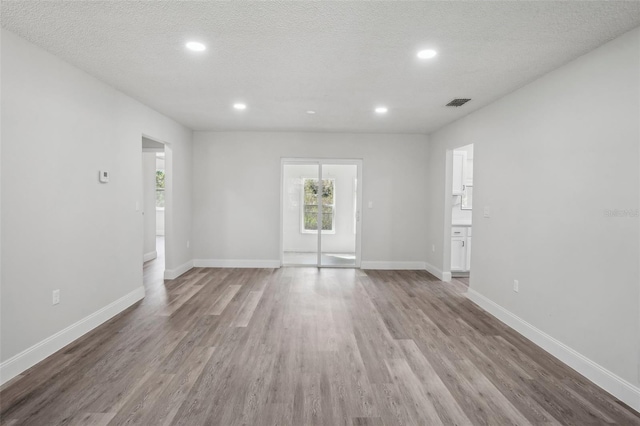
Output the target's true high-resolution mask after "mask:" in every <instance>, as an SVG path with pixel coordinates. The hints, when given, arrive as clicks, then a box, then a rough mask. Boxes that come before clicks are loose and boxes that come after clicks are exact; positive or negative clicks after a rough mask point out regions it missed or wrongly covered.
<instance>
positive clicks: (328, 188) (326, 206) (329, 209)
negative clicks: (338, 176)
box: [303, 179, 335, 231]
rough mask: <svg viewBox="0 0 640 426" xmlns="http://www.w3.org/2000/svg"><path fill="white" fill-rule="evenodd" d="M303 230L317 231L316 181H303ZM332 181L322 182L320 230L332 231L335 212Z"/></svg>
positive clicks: (324, 180) (317, 189)
mask: <svg viewBox="0 0 640 426" xmlns="http://www.w3.org/2000/svg"><path fill="white" fill-rule="evenodd" d="M303 182H304V195H303V197H304V230H305V231H317V229H318V191H319V188H318V179H304V180H303ZM334 182H335V181H334V180H333V179H323V180H322V196H321V199H322V230H323V231H333V216H334V211H335V205H334V192H335V183H334Z"/></svg>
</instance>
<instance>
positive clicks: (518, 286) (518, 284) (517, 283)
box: [513, 280, 520, 293]
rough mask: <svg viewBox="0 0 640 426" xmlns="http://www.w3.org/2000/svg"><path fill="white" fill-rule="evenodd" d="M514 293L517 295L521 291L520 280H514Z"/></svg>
mask: <svg viewBox="0 0 640 426" xmlns="http://www.w3.org/2000/svg"><path fill="white" fill-rule="evenodd" d="M513 291H515V292H516V293H517V292H519V291H520V283H519V282H518V280H513Z"/></svg>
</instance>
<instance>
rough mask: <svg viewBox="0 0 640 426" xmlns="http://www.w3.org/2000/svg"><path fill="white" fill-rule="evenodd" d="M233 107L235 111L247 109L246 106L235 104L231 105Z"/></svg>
mask: <svg viewBox="0 0 640 426" xmlns="http://www.w3.org/2000/svg"><path fill="white" fill-rule="evenodd" d="M233 107H234V108H235V109H237V110H243V109H247V104H241V103H237V104H233Z"/></svg>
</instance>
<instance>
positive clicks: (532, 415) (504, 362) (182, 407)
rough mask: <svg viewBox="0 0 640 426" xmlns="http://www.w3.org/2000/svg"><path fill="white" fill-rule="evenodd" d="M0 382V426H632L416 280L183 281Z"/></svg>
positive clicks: (149, 275) (434, 286)
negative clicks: (9, 378)
mask: <svg viewBox="0 0 640 426" xmlns="http://www.w3.org/2000/svg"><path fill="white" fill-rule="evenodd" d="M145 287H146V292H147V293H146V294H147V296H146V298H145V299H144V300H143V301H141V302H139V303H138V304H136V305H135V306H133V307H131V308H129V309H128V310H127V311H125V312H124V313H122V314H120V315H119V316H117V317H116V318H114V319H112V320H110V321H109V322H107V323H105V324H104V325H102V326H101V327H99V328H97V329H96V330H94V331H93V332H91V333H89V334H88V335H86V336H84V337H83V338H81V339H80V340H78V341H76V342H74V343H73V344H71V345H69V346H67V347H66V348H64V349H62V350H61V351H59V352H58V353H56V354H54V355H53V356H51V357H49V358H48V359H46V360H45V361H43V362H42V363H40V364H38V365H37V366H35V367H33V368H32V369H30V370H28V371H27V372H25V373H24V374H23V375H21V376H19V377H18V378H16V379H15V380H14V381H12V382H11V383H10V384H9V385H7V386H5V387H4V389H3V390H2V392H1V394H0V398H1V416H2V417H1V419H2V420H1V423H2V424H3V425H37V426H40V425H124V424H140V425H154V426H155V425H189V426H195V425H223V426H233V425H295V426H302V425H331V426H337V425H388V426H391V425H441V424H443V425H516V424H517V425H528V424H535V425H558V424H571V425H581V426H582V425H602V424H619V425H637V424H640V417H639V415H638V413H636V412H634V411H633V410H631V409H629V408H628V407H626V406H625V405H624V404H622V403H620V402H619V401H617V400H616V399H615V398H613V397H612V396H611V395H609V394H607V393H606V392H604V391H602V390H600V389H599V388H598V387H596V386H595V385H593V384H591V383H590V382H588V381H587V380H586V379H584V378H583V377H581V376H580V375H579V374H577V373H576V372H575V371H573V370H571V369H570V368H568V367H566V366H565V365H563V364H562V363H561V362H559V361H557V360H556V359H554V358H553V357H551V356H550V355H548V354H546V353H545V352H544V351H542V350H541V349H539V348H538V347H537V346H535V345H534V344H532V343H531V342H529V341H528V340H526V339H525V338H523V337H522V336H520V335H519V334H517V333H516V332H514V331H512V330H510V329H509V328H507V327H506V326H504V325H503V324H502V323H500V322H498V321H497V320H496V319H494V318H493V317H491V316H489V315H488V314H487V313H485V312H484V311H482V310H481V309H479V308H478V307H476V306H475V305H474V304H472V303H471V302H469V301H468V300H467V299H466V298H465V297H464V294H463V292H464V291H466V286H464V285H462V284H460V283H457V282H455V281H454V282H453V283H450V284H447V283H443V282H440V281H438V280H437V279H435V278H434V277H433V276H431V275H429V274H428V273H426V272H415V271H359V270H354V269H321V270H318V269H316V268H282V269H200V268H198V269H193V270H191V271H190V272H188V273H187V274H185V275H183V276H182V277H180V278H179V279H177V280H174V281H166V282H163V280H162V268H161V267H157V266H154V262H150V263H148V264H147V265H145Z"/></svg>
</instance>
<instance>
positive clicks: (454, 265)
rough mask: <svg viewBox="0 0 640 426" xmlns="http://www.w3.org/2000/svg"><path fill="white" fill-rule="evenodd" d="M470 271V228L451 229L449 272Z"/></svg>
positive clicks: (456, 227) (453, 227)
mask: <svg viewBox="0 0 640 426" xmlns="http://www.w3.org/2000/svg"><path fill="white" fill-rule="evenodd" d="M470 270H471V227H468V226H452V227H451V271H452V272H467V271H470Z"/></svg>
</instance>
